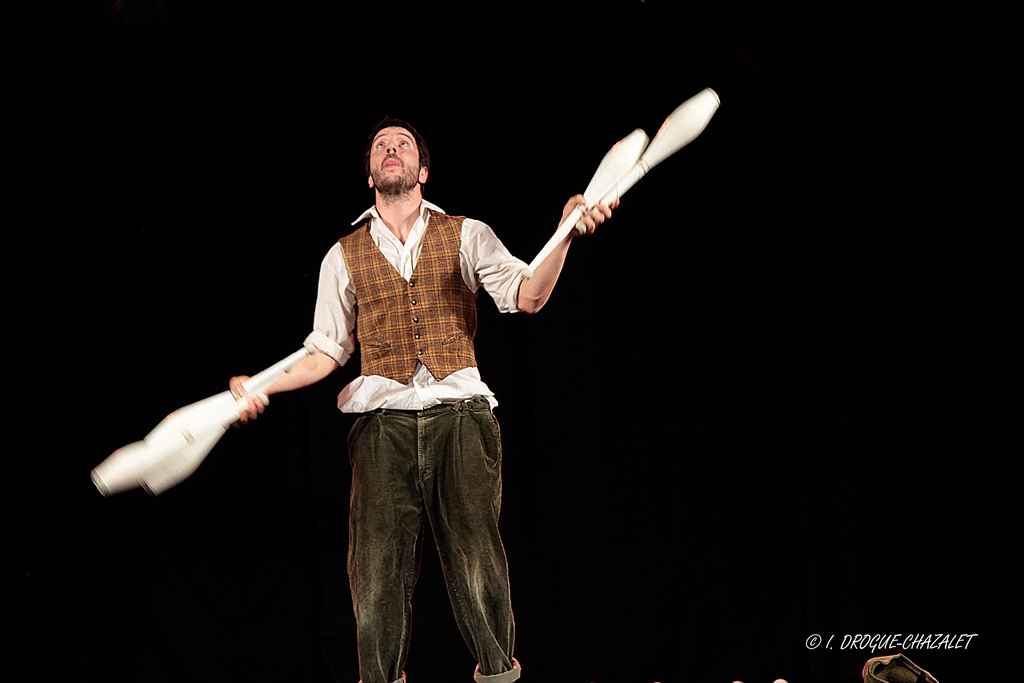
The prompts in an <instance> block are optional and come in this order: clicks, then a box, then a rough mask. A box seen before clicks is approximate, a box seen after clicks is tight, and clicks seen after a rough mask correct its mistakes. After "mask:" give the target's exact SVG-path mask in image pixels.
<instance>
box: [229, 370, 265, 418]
mask: <svg viewBox="0 0 1024 683" xmlns="http://www.w3.org/2000/svg"><path fill="white" fill-rule="evenodd" d="M247 379H249V376H248V375H239V376H238V377H232V378H231V380H230V381H229V382H228V388H230V389H231V393H232V394H233V395H234V396H235V398H241V396H242V383H243V382H245V381H246V380H247ZM265 409H266V405H265V404H264V403H263V401H261V400H260V399H259V397H258V396H250V397H249V405H248V407H246V408H245V409H244V410H242V411H241V412H240V413H239V414H238V420H237V421H235V422H232V423H231V426H232V427H241V426H242V425H244V424H247V423H248V422H249V421H250V420H255V419H256V418H257V417H259V416H260V414H261V413H262V412H263V411H264V410H265Z"/></svg>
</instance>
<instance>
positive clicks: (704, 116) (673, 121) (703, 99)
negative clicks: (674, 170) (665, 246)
mask: <svg viewBox="0 0 1024 683" xmlns="http://www.w3.org/2000/svg"><path fill="white" fill-rule="evenodd" d="M720 103H721V102H720V100H719V99H718V94H717V93H716V92H715V91H714V90H712V89H711V88H705V89H704V90H702V91H700V92H699V93H697V94H696V95H694V96H693V97H691V98H690V99H688V100H686V101H685V102H683V103H682V104H681V105H679V106H678V107H676V109H675V110H674V111H673V112H672V113H671V114H669V115H668V118H666V119H665V122H664V123H663V124H661V128H659V129H658V133H657V134H656V135H655V136H654V139H653V140H651V142H650V144H649V145H648V144H647V135H646V134H645V133H644V132H643V131H642V130H639V129H637V130H635V131H633V133H632V134H630V135H629V136H627V137H626V138H624V139H623V140H620V141H619V142H618V143H616V145H615V146H614V147H612V149H611V150H610V151H609V152H608V154H606V155H605V158H604V159H603V160H602V161H601V165H600V166H599V167H598V169H597V173H596V174H595V175H594V179H593V180H591V182H590V185H589V186H588V188H587V192H592V194H587V193H584V194H583V198H584V200H585V201H586V206H582V207H578V208H577V209H575V210H574V211H573V212H572V213H571V214H569V216H568V217H567V218H566V219H565V221H563V222H562V224H561V225H559V226H558V229H557V230H556V231H555V234H554V235H552V237H551V239H549V240H548V242H547V244H545V245H544V248H543V249H541V251H540V253H539V254H537V256H536V258H534V259H533V261H531V262H530V265H529V266H527V267H526V269H525V270H524V271H523V276H524V277H527V278H530V277H533V273H534V272H535V271H536V270H537V267H538V266H540V264H541V263H543V262H544V259H546V258H547V257H548V256H550V255H551V252H552V251H554V249H555V247H556V246H558V243H559V242H561V241H562V240H564V239H565V238H566V236H567V235H568V234H569V230H570V229H571V228H572V227H573V226H576V227H577V229H579V230H580V232H582V231H583V228H582V223H581V220H580V219H581V217H582V215H583V212H584V211H588V210H590V209H592V208H593V207H594V205H596V204H606V205H607V204H610V203H612V202H613V201H615V200H616V199H618V198H619V197H621V196H622V195H624V194H625V193H626V191H627V190H628V189H629V188H631V187H633V185H635V184H636V182H637V181H638V180H640V179H641V178H643V177H644V176H645V175H646V174H647V172H648V171H650V170H651V169H652V168H654V166H656V165H657V164H659V163H661V162H662V161H664V160H665V159H667V158H668V157H670V156H672V155H673V154H675V153H676V152H678V151H679V150H680V149H682V148H683V147H685V146H686V145H688V144H690V143H691V142H693V141H694V140H695V139H696V138H697V136H698V135H700V134H701V133H702V132H703V131H704V129H705V128H706V127H707V125H708V122H709V121H711V117H712V116H714V114H715V112H716V111H718V106H719V104H720ZM636 145H640V149H639V150H636V151H637V155H636V156H632V155H633V151H634V150H635V146H636ZM645 147H646V148H645ZM631 157H632V158H631ZM612 178H614V179H612ZM610 179H612V180H610Z"/></svg>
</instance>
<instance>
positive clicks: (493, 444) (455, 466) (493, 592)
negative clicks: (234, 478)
mask: <svg viewBox="0 0 1024 683" xmlns="http://www.w3.org/2000/svg"><path fill="white" fill-rule="evenodd" d="M349 457H350V460H351V463H352V500H351V510H350V515H349V552H348V571H349V582H350V586H351V589H352V602H353V606H354V608H355V616H356V629H357V637H358V649H359V674H360V676H361V677H362V683H393V682H394V681H400V680H402V678H403V668H404V666H405V661H406V658H407V656H408V650H409V641H410V616H411V607H410V605H411V600H412V592H413V587H414V586H415V584H416V579H417V577H418V574H419V566H420V557H421V550H422V540H423V536H424V530H425V527H424V525H425V524H430V529H431V532H432V533H433V536H434V539H435V542H436V543H437V550H438V555H439V556H440V558H441V564H442V569H443V571H444V576H445V580H446V582H447V584H448V593H449V597H450V598H451V602H452V608H453V610H454V612H455V619H456V621H457V622H458V626H459V630H460V631H461V632H462V636H463V638H465V640H466V644H467V645H468V646H469V649H470V651H471V652H472V653H473V656H474V657H476V660H477V662H478V663H479V664H478V670H477V677H478V680H487V681H492V680H493V681H494V682H495V683H508V682H510V681H513V680H515V679H516V678H518V677H519V668H518V667H515V668H513V660H512V649H513V645H514V641H515V624H514V622H513V618H512V607H511V602H510V600H509V584H508V564H507V562H506V559H505V550H504V547H503V546H502V543H501V537H500V536H499V534H498V515H499V511H500V508H501V437H500V434H499V431H498V423H497V421H496V420H495V418H494V415H493V414H492V413H491V409H490V406H489V404H488V403H487V401H486V400H483V399H474V400H471V401H464V402H462V403H456V404H444V405H439V406H434V407H433V408H429V409H427V410H422V411H400V410H378V411H375V412H372V413H367V414H365V415H361V416H360V417H359V418H357V420H356V422H355V424H354V425H353V427H352V430H351V432H350V434H349ZM502 674H507V675H502ZM492 676H493V678H492Z"/></svg>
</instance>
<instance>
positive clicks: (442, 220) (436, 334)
mask: <svg viewBox="0 0 1024 683" xmlns="http://www.w3.org/2000/svg"><path fill="white" fill-rule="evenodd" d="M461 234H462V217H455V216H447V215H444V214H440V213H437V212H434V211H430V212H429V221H428V223H427V229H426V233H425V235H424V237H423V248H422V249H421V250H420V256H419V259H418V260H417V261H416V267H415V268H414V269H413V273H412V278H411V279H410V280H409V281H408V282H406V281H405V279H404V278H403V277H402V276H401V275H399V273H398V271H397V270H395V267H394V266H392V265H391V264H390V263H389V262H388V260H387V259H386V258H384V255H383V254H381V253H380V249H378V248H377V245H376V244H374V242H373V238H372V237H370V224H369V222H368V221H367V222H366V223H364V224H363V225H362V226H360V227H359V228H357V229H356V231H355V232H353V233H351V234H350V235H348V236H346V237H342V238H341V239H340V240H339V242H340V243H341V249H342V252H343V253H344V255H345V261H346V263H347V265H348V271H349V274H350V275H351V277H352V284H353V287H354V288H355V292H356V341H357V342H358V343H359V348H360V353H361V356H362V374H364V375H381V376H383V377H387V378H389V379H393V380H395V381H396V382H399V383H400V384H408V383H409V381H410V380H411V379H412V375H413V373H414V372H415V371H416V363H417V362H420V363H423V365H425V366H426V368H427V370H429V371H430V374H431V375H433V376H434V378H435V379H439V380H440V379H444V378H445V377H447V376H448V375H450V374H452V373H453V372H455V371H457V370H461V369H463V368H467V367H475V366H476V355H475V353H474V351H473V337H474V336H475V335H476V292H474V291H472V290H470V289H469V287H467V286H466V283H465V281H464V280H463V279H462V270H461V269H460V266H459V244H460V242H461Z"/></svg>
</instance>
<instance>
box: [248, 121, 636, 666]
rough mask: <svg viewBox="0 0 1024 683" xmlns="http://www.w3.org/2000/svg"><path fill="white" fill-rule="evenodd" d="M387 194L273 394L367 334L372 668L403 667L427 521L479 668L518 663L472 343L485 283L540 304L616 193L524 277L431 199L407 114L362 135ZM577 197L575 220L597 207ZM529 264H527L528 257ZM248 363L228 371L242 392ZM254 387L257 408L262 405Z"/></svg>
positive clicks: (484, 229)
mask: <svg viewBox="0 0 1024 683" xmlns="http://www.w3.org/2000/svg"><path fill="white" fill-rule="evenodd" d="M364 156H365V164H366V175H367V183H368V184H369V187H370V188H371V189H373V191H374V196H375V201H374V204H373V206H372V207H370V208H369V209H367V210H366V211H365V212H363V214H362V215H360V216H359V218H357V219H356V220H355V221H354V223H353V225H356V226H357V227H356V228H355V230H354V231H353V232H352V233H351V234H349V235H347V236H345V237H343V238H341V239H340V240H339V242H338V243H337V244H335V245H334V246H333V247H332V248H331V249H330V250H329V251H328V253H327V255H326V257H325V258H324V260H323V263H322V264H321V269H320V281H319V290H318V297H317V303H316V308H315V314H314V321H313V332H312V333H310V335H309V337H308V338H307V340H306V342H307V344H311V345H312V346H314V347H315V348H316V352H315V353H311V354H310V355H308V356H306V357H305V358H303V359H302V360H300V361H298V362H297V363H296V364H295V365H294V366H293V367H292V369H291V372H289V373H288V374H286V375H284V376H282V377H281V378H280V379H279V380H278V381H277V382H276V383H274V384H273V385H272V386H271V387H270V388H269V389H267V391H266V394H267V395H268V396H269V395H272V394H274V393H278V392H282V391H291V390H294V389H299V388H302V387H306V386H309V385H311V384H313V383H315V382H318V381H320V380H321V379H323V378H324V377H326V376H327V375H329V374H330V373H331V372H333V371H334V370H335V368H337V367H338V366H340V365H344V364H345V362H346V361H347V360H348V359H349V358H350V356H351V355H352V354H353V352H354V351H355V348H356V344H358V345H359V347H360V355H361V362H362V370H361V374H360V375H359V377H357V378H356V379H354V380H352V382H350V383H349V384H348V385H347V386H346V387H345V388H344V389H343V390H342V392H341V394H340V395H339V396H338V407H339V409H340V410H342V411H343V412H346V413H357V414H358V417H357V418H356V421H355V423H354V425H353V427H352V430H351V432H350V434H349V456H350V460H351V462H352V496H351V508H350V514H349V554H348V571H349V579H350V586H351V590H352V601H353V607H354V610H355V616H356V627H357V638H358V652H359V672H360V676H361V678H362V683H395V682H396V681H403V680H405V673H404V671H403V668H404V665H405V662H406V657H407V653H408V647H409V641H410V630H409V627H410V598H411V595H412V590H413V585H414V583H415V580H416V575H417V567H418V564H419V558H420V552H421V542H422V538H423V535H424V528H425V527H424V525H425V524H429V525H430V529H431V531H432V533H433V536H434V538H435V540H436V543H437V547H438V554H439V556H440V559H441V564H442V569H443V572H444V575H445V580H446V582H447V585H448V589H449V596H450V598H451V602H452V606H453V609H454V612H455V615H456V620H457V621H458V626H459V629H460V631H461V632H462V635H463V637H464V638H465V640H466V643H467V645H468V646H469V649H470V650H471V651H472V653H473V655H474V657H476V660H477V662H478V664H477V668H476V672H475V678H476V680H477V681H480V682H481V683H483V682H494V683H508V682H511V681H515V680H517V679H518V678H519V675H520V666H519V663H518V662H517V661H516V660H515V658H514V657H513V646H514V639H515V626H514V622H513V617H512V608H511V603H510V600H509V583H508V568H507V563H506V558H505V552H504V548H503V546H502V542H501V537H500V535H499V533H498V513H499V506H500V498H501V495H500V494H501V442H500V436H499V432H498V424H497V422H496V421H495V418H494V414H493V409H494V407H495V406H496V405H497V401H496V400H495V397H494V394H493V393H492V392H491V390H490V389H489V388H488V387H487V385H486V384H485V383H484V382H483V381H482V379H481V376H480V372H479V370H478V369H477V364H476V358H475V355H474V347H473V337H474V334H475V332H476V323H477V315H476V299H477V291H478V289H480V288H481V287H482V288H483V289H484V290H485V291H486V292H487V293H488V294H490V296H491V298H493V299H494V302H495V303H496V304H497V306H498V309H499V310H501V311H503V312H509V313H513V312H517V311H522V312H526V313H536V312H537V311H539V310H540V309H541V308H543V306H544V304H545V303H546V302H547V300H548V297H549V296H550V295H551V292H552V290H553V288H554V286H555V283H556V282H557V280H558V277H559V273H560V272H561V269H562V265H563V263H564V260H565V257H566V253H567V252H568V249H569V245H570V243H571V242H572V240H573V239H574V237H575V236H577V235H578V234H585V233H592V232H593V231H594V229H595V228H596V227H597V226H598V225H601V224H602V223H603V222H604V221H605V220H607V219H608V218H610V217H611V215H612V209H614V208H615V207H616V206H617V204H618V201H617V200H615V201H612V202H610V204H611V206H606V205H604V204H595V205H593V208H591V209H585V208H584V209H583V210H582V211H581V223H580V224H579V227H580V228H581V230H580V231H577V230H571V231H569V232H568V233H567V234H566V236H565V237H564V239H561V240H559V241H558V242H557V244H556V245H554V248H553V249H552V251H551V252H550V255H548V256H547V257H546V258H545V259H544V261H543V262H542V263H541V264H540V265H539V266H538V267H537V268H536V270H534V271H532V276H531V277H530V278H529V279H527V278H525V277H524V271H525V270H526V264H525V263H524V262H523V261H521V260H519V259H517V258H515V257H513V256H512V255H511V254H510V253H509V252H508V250H507V249H506V248H505V246H504V245H503V244H502V243H501V241H500V240H499V239H498V238H497V237H496V236H495V234H494V232H493V231H492V230H491V228H490V227H488V226H487V225H486V224H484V223H482V222H480V221H478V220H473V219H471V218H465V217H459V216H451V215H447V214H445V213H444V212H443V211H442V210H441V209H440V208H439V207H437V206H435V205H434V204H432V203H430V202H427V201H425V200H424V199H423V184H424V183H425V182H426V181H427V176H428V173H429V170H430V154H429V151H428V149H427V145H426V143H425V142H424V140H423V138H422V137H421V136H420V134H419V133H418V132H417V131H416V130H415V129H414V128H413V127H412V126H411V125H409V124H408V123H406V122H404V121H401V120H399V119H392V118H386V119H384V120H383V121H381V122H380V123H379V124H378V125H377V126H376V127H374V129H373V131H372V132H371V135H370V136H369V139H368V140H367V143H366V149H365V155H364ZM587 203H588V202H585V200H584V196H583V195H577V196H575V197H572V198H570V199H569V201H568V203H567V204H566V206H565V210H564V212H563V215H562V221H563V222H565V221H566V220H567V219H568V217H569V216H570V214H572V213H573V212H574V210H579V207H581V206H583V207H585V206H586V205H587ZM526 272H530V271H526ZM246 379H247V378H246V377H234V378H232V379H231V382H230V386H231V389H232V391H233V392H235V393H236V394H238V395H241V394H242V393H243V391H242V382H243V381H245V380H246ZM263 409H264V403H263V402H261V401H258V400H253V401H250V403H249V406H248V409H247V410H246V411H244V412H243V413H242V414H241V415H240V417H239V423H242V424H244V423H246V422H248V421H249V420H253V419H256V417H257V416H258V415H259V414H260V413H261V412H263Z"/></svg>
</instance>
